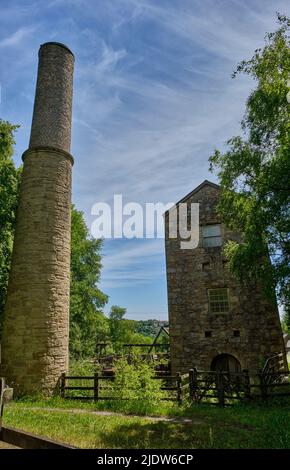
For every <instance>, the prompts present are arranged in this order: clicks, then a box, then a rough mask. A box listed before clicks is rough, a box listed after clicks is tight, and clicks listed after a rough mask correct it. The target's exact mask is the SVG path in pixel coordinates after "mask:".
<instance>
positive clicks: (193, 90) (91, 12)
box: [0, 0, 288, 312]
mask: <svg viewBox="0 0 290 470" xmlns="http://www.w3.org/2000/svg"><path fill="white" fill-rule="evenodd" d="M287 7H288V2H287V0H276V2H275V3H273V2H272V1H271V0H231V1H230V0H204V1H203V2H197V1H190V2H189V1H187V0H159V1H158V2H157V1H155V0H106V2H95V0H50V1H49V2H47V1H44V0H38V1H37V2H36V1H35V0H28V1H27V2H21V1H20V0H18V1H17V0H16V1H15V2H10V3H9V4H7V9H6V10H5V12H3V15H2V14H1V16H0V30H1V38H2V39H0V47H1V55H0V61H1V75H0V81H1V83H2V85H3V86H2V90H3V93H2V98H3V99H2V104H1V112H2V115H4V117H5V118H7V119H11V120H12V121H15V122H20V123H22V128H21V129H20V131H19V134H18V135H19V137H18V145H17V149H16V150H17V155H19V157H20V155H21V153H22V151H23V150H25V148H26V146H27V142H28V133H29V125H30V122H31V113H32V103H33V93H34V81H35V78H36V66H37V49H38V47H39V44H40V43H43V42H45V41H51V40H54V41H60V42H64V43H67V44H68V45H69V46H70V47H71V48H72V50H73V51H74V52H75V55H76V64H75V84H74V113H73V115H74V117H73V153H74V156H75V166H74V173H73V175H74V183H73V199H74V202H75V203H76V205H77V207H79V208H80V209H82V210H83V211H84V212H85V214H86V218H87V221H88V224H89V225H90V224H91V221H92V217H91V215H90V211H91V207H92V205H93V204H94V203H95V202H97V201H106V202H110V201H112V198H113V194H114V193H118V194H119V193H122V194H123V198H124V201H125V202H128V201H136V202H140V203H145V202H164V203H165V202H169V201H176V200H178V199H179V198H180V197H182V196H183V195H184V194H186V193H187V192H189V191H190V190H191V189H192V188H193V187H194V186H196V185H198V184H199V183H200V182H201V181H202V180H203V179H205V178H209V179H210V178H212V176H211V175H209V173H208V157H209V155H210V154H211V152H212V151H213V148H214V147H215V146H218V147H221V146H223V143H224V142H225V141H226V140H227V139H228V138H229V137H231V136H232V135H234V134H237V133H238V132H240V126H239V122H240V119H241V117H242V114H243V110H244V103H245V100H246V97H247V95H248V94H249V92H250V90H251V88H252V87H253V83H252V82H251V81H250V80H248V79H246V78H242V77H241V78H239V79H238V80H234V81H233V80H231V78H230V74H231V72H232V71H233V69H234V68H235V66H236V64H237V62H238V61H240V60H242V59H244V58H248V57H251V55H252V53H253V51H254V49H256V48H257V47H260V46H261V45H262V44H263V37H264V34H265V32H266V31H271V30H274V29H275V27H276V25H275V11H276V10H279V11H281V12H285V10H286V9H287ZM27 25H29V26H27ZM35 31H37V35H36V34H33V33H34V32H35ZM16 46H17V47H16ZM6 51H7V52H6ZM164 264H165V262H164V246H163V241H162V240H153V241H152V240H148V241H140V240H139V241H135V240H132V241H130V242H128V241H127V240H119V241H112V242H111V241H110V242H106V241H105V243H104V258H103V265H104V268H103V273H102V285H103V286H104V288H106V289H107V291H108V293H109V294H110V296H111V300H112V302H114V303H120V302H121V303H123V304H124V305H125V306H128V308H129V311H130V309H131V310H132V311H134V312H137V311H140V312H141V311H142V312H144V310H145V309H146V306H148V309H149V308H150V309H152V310H154V309H155V311H162V312H164V311H165V310H166V284H165V274H164ZM144 292H146V294H145V293H144ZM148 292H149V295H148ZM120 299H121V300H120ZM140 302H141V303H142V307H141V306H140V305H139V303H140Z"/></svg>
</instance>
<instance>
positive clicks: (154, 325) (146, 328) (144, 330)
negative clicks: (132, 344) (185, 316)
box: [136, 320, 168, 339]
mask: <svg viewBox="0 0 290 470" xmlns="http://www.w3.org/2000/svg"><path fill="white" fill-rule="evenodd" d="M167 325H168V322H166V321H160V320H139V321H138V322H137V326H136V330H137V331H138V332H139V333H141V334H142V335H145V336H150V338H153V339H154V338H155V336H156V335H157V333H158V332H159V330H160V328H161V327H162V326H167Z"/></svg>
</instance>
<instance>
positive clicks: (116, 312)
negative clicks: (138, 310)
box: [109, 305, 152, 352]
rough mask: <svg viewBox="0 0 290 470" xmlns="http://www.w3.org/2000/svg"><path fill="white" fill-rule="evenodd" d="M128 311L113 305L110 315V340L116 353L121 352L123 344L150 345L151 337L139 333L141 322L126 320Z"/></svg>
mask: <svg viewBox="0 0 290 470" xmlns="http://www.w3.org/2000/svg"><path fill="white" fill-rule="evenodd" d="M125 314H126V309H125V308H123V307H118V306H117V305H113V306H112V307H111V311H110V314H109V328H110V339H111V342H112V346H113V351H114V352H121V351H122V349H123V344H129V343H131V344H132V343H135V344H149V343H151V342H152V340H151V339H150V337H148V336H146V335H143V334H142V333H139V332H138V325H139V322H137V321H135V320H127V319H125V318H124V316H125Z"/></svg>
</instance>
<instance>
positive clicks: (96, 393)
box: [94, 372, 99, 401]
mask: <svg viewBox="0 0 290 470" xmlns="http://www.w3.org/2000/svg"><path fill="white" fill-rule="evenodd" d="M98 399H99V374H98V372H96V373H95V374H94V401H98Z"/></svg>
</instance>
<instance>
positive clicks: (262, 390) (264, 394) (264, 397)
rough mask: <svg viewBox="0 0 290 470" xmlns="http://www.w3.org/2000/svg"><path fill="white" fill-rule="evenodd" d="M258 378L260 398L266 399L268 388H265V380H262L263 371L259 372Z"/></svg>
mask: <svg viewBox="0 0 290 470" xmlns="http://www.w3.org/2000/svg"><path fill="white" fill-rule="evenodd" d="M259 380H260V389H261V396H262V399H263V400H266V399H267V398H268V390H267V384H266V383H265V380H264V374H263V373H260V374H259Z"/></svg>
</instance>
